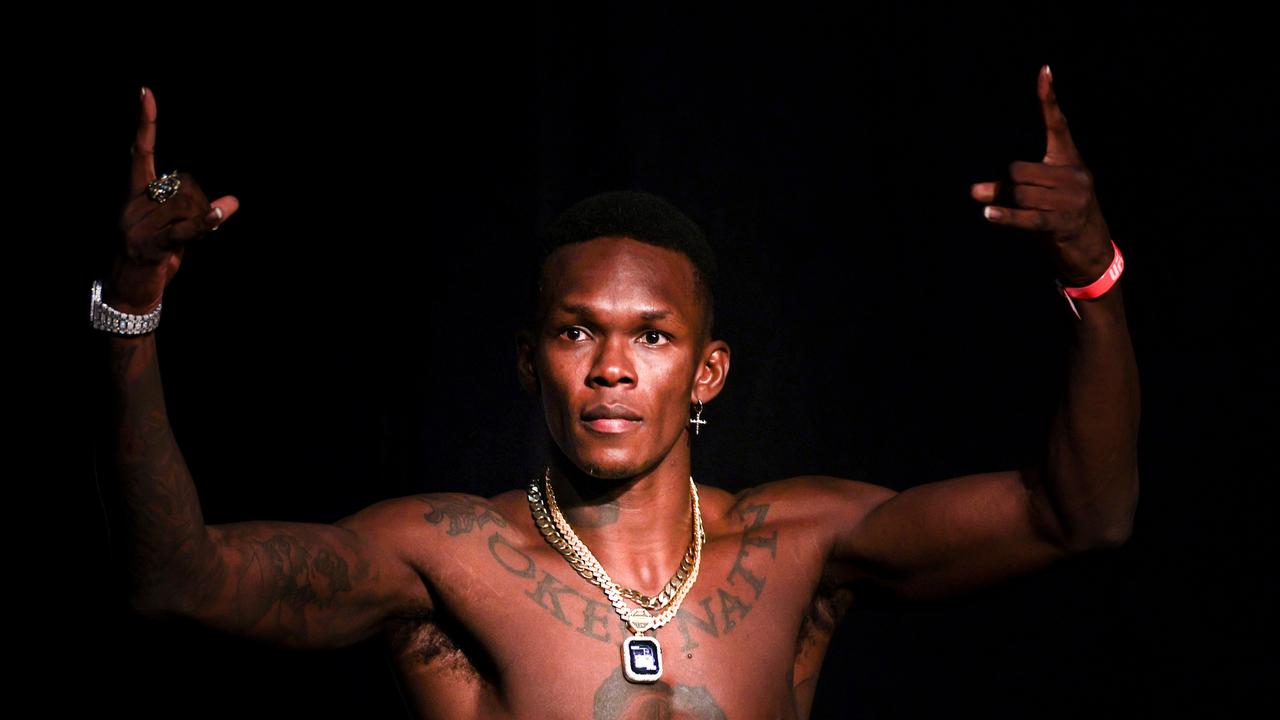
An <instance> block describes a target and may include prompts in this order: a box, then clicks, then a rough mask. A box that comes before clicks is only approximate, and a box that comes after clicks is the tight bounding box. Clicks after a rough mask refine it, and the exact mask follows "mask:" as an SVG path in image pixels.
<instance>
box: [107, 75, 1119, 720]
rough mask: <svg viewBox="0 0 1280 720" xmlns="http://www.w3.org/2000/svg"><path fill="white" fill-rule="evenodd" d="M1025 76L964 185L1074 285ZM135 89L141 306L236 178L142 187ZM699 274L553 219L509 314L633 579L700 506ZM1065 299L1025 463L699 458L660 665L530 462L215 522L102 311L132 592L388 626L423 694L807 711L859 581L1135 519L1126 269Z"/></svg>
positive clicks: (1007, 559) (252, 623) (584, 488)
mask: <svg viewBox="0 0 1280 720" xmlns="http://www.w3.org/2000/svg"><path fill="white" fill-rule="evenodd" d="M1039 94H1040V99H1041V104H1042V108H1043V109H1044V118H1045V127H1046V136H1047V149H1046V153H1045V157H1044V159H1043V160H1042V162H1040V163H1026V162H1014V163H1012V164H1011V165H1010V177H1009V178H1008V179H1005V180H1001V181H996V182H990V183H978V184H975V185H974V186H973V188H972V196H973V198H974V199H975V200H976V201H978V202H981V203H983V204H984V205H988V204H995V203H996V202H997V198H1001V197H1003V198H1006V200H1004V201H1003V202H1005V203H1007V205H1004V206H1003V207H1004V208H1005V209H1006V213H1005V214H1004V216H1003V217H1000V218H989V219H990V221H991V222H994V223H1000V224H1007V225H1010V226H1013V227H1018V228H1022V229H1025V230H1027V231H1028V232H1029V236H1030V237H1031V238H1033V239H1035V240H1036V241H1038V242H1040V243H1042V245H1043V247H1044V248H1045V250H1046V251H1047V252H1049V253H1051V255H1052V257H1053V260H1054V262H1055V263H1056V264H1057V265H1058V267H1059V269H1060V270H1061V272H1062V277H1063V278H1066V279H1067V280H1069V281H1070V282H1069V283H1068V284H1074V285H1083V284H1086V283H1087V282H1089V281H1091V280H1092V279H1093V278H1096V277H1098V276H1099V275H1100V274H1101V273H1102V272H1103V271H1104V270H1105V269H1106V267H1107V265H1108V264H1109V263H1110V261H1111V245H1110V237H1109V235H1108V234H1107V233H1106V225H1105V223H1104V222H1103V221H1102V217H1101V214H1100V212H1099V210H1098V204H1097V200H1096V198H1095V197H1094V196H1093V192H1092V181H1091V178H1090V176H1089V175H1088V172H1087V170H1085V169H1084V167H1083V164H1082V163H1081V162H1080V159H1079V154H1078V152H1077V151H1076V149H1075V147H1074V144H1072V142H1071V139H1070V135H1069V133H1068V131H1067V129H1066V124H1065V119H1064V118H1063V117H1062V114H1061V111H1060V109H1059V108H1058V107H1057V103H1056V101H1055V100H1054V97H1053V93H1052V85H1051V82H1050V78H1049V77H1048V74H1047V68H1045V69H1042V72H1041V75H1040V78H1039ZM142 102H143V110H142V123H141V124H140V128H139V133H138V138H137V141H136V144H135V161H134V177H133V186H134V191H135V192H134V195H133V196H132V197H131V199H130V201H129V204H128V205H127V206H126V208H125V211H124V213H123V214H122V231H123V233H124V236H125V242H124V243H123V248H122V251H121V255H120V257H119V258H118V259H117V262H116V265H115V267H114V268H113V271H112V273H111V275H110V276H109V278H110V283H109V292H108V295H107V297H108V298H112V299H114V300H115V301H116V302H118V303H120V305H118V307H120V306H123V307H130V308H134V309H135V311H142V310H145V309H146V308H147V307H149V305H150V304H151V303H153V302H154V301H156V300H157V299H158V298H159V293H160V292H161V291H162V290H163V287H164V286H165V284H167V282H168V281H169V280H170V279H171V278H172V276H173V272H174V271H176V269H177V266H178V263H179V262H180V260H181V247H182V246H183V243H185V242H187V241H189V240H190V239H193V238H197V237H200V236H201V235H202V234H203V233H204V232H207V231H208V226H209V225H210V224H211V223H212V222H214V221H216V220H217V217H216V215H217V214H216V213H215V212H214V208H215V207H220V208H222V211H223V212H222V218H221V219H222V222H225V221H226V219H227V218H228V217H230V215H231V214H233V213H234V211H235V208H236V207H237V206H238V205H237V203H236V201H235V199H234V198H233V197H232V196H224V197H223V198H220V199H219V200H218V201H216V203H209V202H207V201H206V200H204V195H203V193H202V192H200V190H199V187H198V185H196V184H195V182H194V180H191V179H190V178H189V177H188V178H184V183H183V187H184V190H183V191H182V192H183V193H184V194H183V195H182V200H181V201H180V202H174V201H170V202H169V203H165V204H163V205H159V204H156V203H153V202H151V201H150V200H148V199H147V198H146V197H145V196H144V195H142V194H140V193H142V190H143V188H145V185H146V183H147V182H148V181H149V180H150V179H151V178H154V177H155V175H154V170H153V165H152V157H153V153H154V150H153V148H154V137H155V100H154V97H153V96H152V95H151V94H150V93H147V94H146V95H145V96H144V97H143V99H142ZM693 278H694V275H693V265H692V263H691V262H690V261H689V260H688V258H686V257H685V256H684V255H682V254H680V253H679V252H676V251H673V250H669V249H665V248H659V247H654V246H651V245H647V244H644V243H641V242H638V241H636V240H635V239H632V238H627V237H599V238H595V239H593V240H590V241H587V242H583V243H577V244H572V245H568V246H565V247H562V248H560V249H559V250H557V251H556V253H555V254H553V256H552V257H551V258H550V260H549V262H548V266H547V274H546V283H545V285H544V290H543V296H542V307H543V308H544V310H545V312H543V314H542V317H541V319H540V321H539V322H538V324H537V326H536V327H534V328H532V329H531V330H530V331H529V332H527V333H525V334H522V335H521V336H520V337H519V338H518V340H517V349H518V353H517V358H518V360H517V372H518V373H519V376H520V379H521V382H522V384H523V385H524V387H525V388H526V390H527V391H528V392H530V393H532V394H533V395H535V396H536V397H537V398H538V399H539V400H540V401H541V404H542V407H543V409H544V411H545V415H546V420H547V428H548V438H549V442H550V444H551V449H552V456H553V462H552V465H551V468H550V482H551V485H552V489H553V490H554V491H555V494H556V497H557V499H558V501H559V503H560V505H561V507H562V509H563V511H564V513H565V516H566V517H567V519H568V521H569V523H570V525H571V526H572V527H573V529H574V530H575V532H576V533H577V534H578V535H579V537H580V538H581V539H582V541H583V542H584V543H585V544H586V545H587V547H588V548H590V550H591V551H592V552H593V553H594V555H595V556H596V558H597V559H598V560H599V561H600V563H601V564H602V565H603V566H604V567H605V568H606V569H607V570H608V572H609V574H610V577H612V578H613V579H614V580H615V581H616V582H618V583H619V584H621V585H624V586H627V587H631V588H634V589H636V590H638V591H640V592H642V593H645V594H649V595H653V594H656V593H657V592H658V591H659V590H660V589H661V587H662V586H663V585H664V584H665V583H666V581H667V579H668V578H669V577H670V575H671V573H672V572H673V571H674V569H675V568H676V567H678V565H679V562H680V559H681V557H682V556H683V554H684V552H685V550H686V548H687V547H688V544H689V541H690V536H691V532H692V518H691V515H690V512H689V487H688V482H689V472H690V471H689V468H690V437H689V433H690V429H691V428H690V425H689V415H690V406H691V404H694V403H696V402H698V401H701V402H702V403H704V404H706V405H710V404H711V403H712V402H713V401H714V400H715V398H716V397H717V396H718V395H719V393H720V391H721V390H722V389H723V388H724V384H725V382H726V380H727V377H728V374H729V367H730V349H729V346H728V345H727V344H726V343H724V342H723V341H721V340H715V339H712V337H711V334H710V332H709V330H708V328H707V327H706V323H705V321H704V320H705V319H704V308H703V306H702V305H701V304H700V302H699V299H698V295H697V293H696V292H695V289H694V282H693ZM109 301H110V300H109ZM1076 304H1077V306H1078V307H1079V309H1080V311H1081V315H1082V317H1081V318H1080V319H1079V320H1076V319H1074V318H1072V320H1071V322H1072V330H1071V333H1072V337H1071V339H1070V342H1069V344H1068V348H1067V353H1068V362H1069V366H1068V367H1069V372H1068V376H1067V383H1066V387H1065V389H1064V392H1063V401H1062V403H1061V405H1060V406H1059V408H1058V411H1057V413H1056V414H1055V417H1054V421H1053V423H1052V426H1051V431H1050V434H1049V436H1048V437H1047V438H1046V443H1045V449H1044V453H1043V454H1042V456H1041V457H1039V458H1037V459H1036V461H1035V462H1032V463H1029V464H1028V465H1027V466H1026V467H1022V468H1017V469H1011V470H1006V471H1002V472H992V473H983V474H974V475H967V476H963V477H957V478H951V479H947V480H942V481H939V482H933V483H927V484H924V485H920V486H917V487H913V488H910V489H908V490H905V491H903V492H895V491H893V490H890V489H888V488H885V487H881V486H878V485H874V484H870V483H866V482H862V481H859V480H855V479H846V478H836V477H827V476H799V477H790V478H783V479H778V480H773V481H770V482H765V483H763V484H760V485H757V486H754V487H750V488H747V489H744V490H742V491H740V492H737V493H730V492H727V491H725V490H722V489H720V488H716V487H713V486H711V485H704V484H702V483H698V485H697V487H698V493H699V498H700V503H701V510H702V516H703V523H704V529H705V533H706V544H705V546H704V547H703V551H702V558H701V565H700V569H699V575H698V578H697V581H696V583H694V585H693V587H692V589H691V590H690V592H689V593H688V595H687V596H686V597H685V599H684V601H683V604H682V605H681V607H680V609H679V612H678V613H677V614H676V615H675V617H674V618H673V619H672V620H671V622H670V623H668V624H666V625H664V626H663V627H661V628H659V629H657V631H656V632H653V633H651V634H652V635H654V636H655V637H656V638H657V639H658V640H659V642H661V643H662V653H663V659H664V671H663V677H662V679H661V681H660V682H658V683H655V684H652V685H638V684H632V683H629V682H627V681H626V680H625V679H624V678H623V677H622V675H621V670H620V654H619V643H620V642H621V640H622V639H623V637H624V628H623V625H622V622H621V620H620V619H619V618H618V616H617V615H615V614H614V613H613V612H612V608H611V607H610V606H609V604H608V603H607V601H606V599H605V597H604V594H603V592H602V591H601V590H600V588H598V587H596V586H595V585H593V584H591V583H590V582H588V581H587V580H585V579H584V578H582V577H580V576H579V575H578V574H576V573H575V572H574V571H573V569H572V568H571V567H570V566H569V565H568V563H566V561H565V559H564V558H563V557H561V555H560V554H559V553H558V552H557V551H555V550H554V549H553V548H552V547H551V546H550V545H549V544H548V543H547V542H546V541H545V539H544V538H543V537H542V535H541V533H540V532H539V531H538V529H537V528H536V527H535V526H534V524H533V520H532V518H531V514H530V510H529V505H528V502H527V499H526V485H525V484H524V483H521V484H520V485H519V486H518V487H515V488H513V489H512V490H510V491H508V492H504V493H501V494H498V495H496V496H494V497H489V498H483V497H477V496H474V495H469V494H465V493H428V494H421V495H414V496H408V497H401V498H392V499H388V500H385V501H382V502H379V503H376V504H374V505H372V506H370V507H368V508H365V509H363V510H361V511H359V512H357V513H355V514H353V515H350V516H348V517H346V518H343V519H342V520H340V521H338V522H336V523H333V524H312V523H290V522H265V521H258V522H242V523H230V524H218V525H207V524H205V523H204V522H203V518H202V514H201V511H200V505H199V501H198V498H197V494H196V492H195V485H194V483H193V481H192V478H191V476H190V474H189V472H188V470H187V467H186V465H185V463H184V462H183V459H182V455H181V452H180V451H179V449H178V446H177V444H176V442H175V440H174V438H173V434H172V432H171V430H170V427H169V423H168V419H167V415H166V413H165V407H164V396H163V392H162V388H161V385H160V375H159V368H158V364H157V359H156V351H155V342H154V338H153V336H150V335H147V336H142V337H114V336H105V335H104V336H103V338H102V343H103V346H104V352H105V353H106V354H107V355H108V357H109V358H110V362H109V363H106V364H105V365H106V366H107V367H109V380H110V387H111V390H112V399H113V402H112V404H111V412H112V415H111V422H110V423H109V424H108V427H109V429H110V433H109V434H110V442H111V448H112V449H113V450H114V454H113V456H112V457H113V461H114V462H113V463H112V467H111V468H110V470H112V471H114V472H112V473H109V475H110V477H112V478H113V480H114V482H115V491H116V492H114V493H112V494H111V498H112V500H113V501H114V502H113V507H112V513H113V515H114V517H113V519H112V520H113V526H114V527H115V528H118V529H119V530H120V532H122V533H123V534H124V536H125V537H126V538H127V541H126V542H125V543H124V547H125V548H126V550H127V552H126V553H125V556H124V557H123V558H122V560H123V564H124V567H123V568H122V572H124V573H125V574H126V576H127V577H128V578H129V580H130V581H131V583H132V585H131V599H132V601H133V606H134V607H135V608H136V609H137V610H138V611H139V612H141V613H144V614H146V615H148V616H151V617H155V618H175V617H182V618H187V619H192V620H196V621H198V622H201V623H204V624H206V625H208V626H209V627H213V628H217V629H219V630H222V631H225V632H227V633H232V634H237V635H242V636H245V637H251V638H255V639H258V640H262V641H265V642H271V643H275V644H279V645H283V646H286V647H296V648H332V647H341V646H345V645H349V644H351V643H355V642H358V641H360V640H362V639H365V638H368V637H371V636H375V635H378V636H380V637H381V638H382V639H383V640H384V641H385V643H386V647H387V649H388V651H389V652H390V653H391V654H392V657H393V658H394V660H395V663H396V666H397V667H398V669H399V671H400V678H401V680H402V684H401V687H402V690H403V691H404V692H405V694H406V695H407V696H408V697H409V698H410V699H411V700H412V702H413V704H414V706H415V708H416V709H417V710H418V711H419V712H420V714H421V715H422V716H423V717H450V718H473V717H486V718H488V717H522V718H529V717H595V718H644V717H671V716H680V717H696V718H725V717H732V718H740V717H742V718H745V717H770V718H802V717H807V716H808V714H809V709H810V706H811V703H812V699H813V691H814V688H815V682H816V679H817V677H818V674H819V671H820V669H821V666H822V660H823V656H824V654H825V652H826V649H827V645H828V643H829V641H830V639H831V636H832V633H833V631H834V629H835V627H836V626H837V624H838V623H839V622H840V619H841V617H842V616H843V615H844V614H845V612H846V611H847V610H848V608H849V607H851V606H852V604H853V603H854V602H855V601H856V600H857V599H859V598H861V597H865V596H866V595H867V594H868V593H878V594H881V595H889V596H892V597H898V598H901V599H904V600H934V599H939V598H946V597H951V596H954V595H956V594H958V593H962V592H966V591H969V590H972V589H974V588H978V587H981V586H984V585H987V584H990V583H993V582H998V581H999V580H1001V579H1004V578H1008V577H1011V576H1014V575H1019V574H1024V573H1028V572H1033V571H1036V570H1038V569H1041V568H1045V567H1047V566H1049V565H1051V564H1053V563H1055V562H1057V561H1059V560H1061V559H1063V558H1065V557H1068V556H1071V555H1075V554H1079V553H1084V552H1090V551H1094V550H1098V549H1101V548H1111V547H1115V546H1117V545H1120V544H1122V543H1123V542H1125V541H1126V540H1127V538H1128V537H1129V535H1130V532H1131V528H1132V520H1133V514H1134V511H1135V508H1136V503H1137V477H1138V473H1137V460H1136V436H1137V429H1138V407H1139V397H1138V383H1137V371H1136V365H1135V362H1134V357H1133V351H1132V347H1131V344H1130V342H1129V336H1128V331H1127V327H1126V325H1125V318H1124V309H1123V304H1122V297H1121V292H1120V288H1119V286H1118V285H1117V286H1116V287H1115V288H1113V289H1112V290H1111V291H1110V292H1108V293H1107V294H1106V295H1104V296H1102V297H1101V298H1097V299H1094V300H1077V301H1076ZM1099 397H1106V398H1109V401H1108V402H1105V403H1104V402H1097V401H1096V399H1097V398H1099ZM601 403H604V404H617V403H622V404H625V405H626V406H627V407H629V408H631V410H632V411H634V413H635V414H636V415H638V416H639V417H640V419H639V420H638V421H636V422H634V423H631V424H628V425H626V426H624V427H622V428H621V429H622V430H623V431H622V432H603V431H602V428H601V427H598V426H597V427H593V426H591V425H589V424H588V423H587V422H585V421H584V420H583V418H582V414H583V412H584V410H586V409H587V408H590V407H592V406H595V405H597V404H601ZM598 425H599V424H598Z"/></svg>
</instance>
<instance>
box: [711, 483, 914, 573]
mask: <svg viewBox="0 0 1280 720" xmlns="http://www.w3.org/2000/svg"><path fill="white" fill-rule="evenodd" d="M897 494H898V493H897V491H895V490H892V489H890V488H887V487H883V486H881V485H875V484H873V483H869V482H863V481H859V480H850V479H846V478H840V477H833V476H829V475H797V476H794V477H788V478H783V479H781V480H771V481H768V482H764V483H760V484H759V485H753V486H750V487H746V488H743V489H742V490H739V491H737V492H735V493H731V494H729V493H726V496H727V500H726V501H725V503H724V507H723V510H722V512H721V514H722V521H723V523H724V527H725V528H726V529H727V530H728V531H729V532H735V531H742V530H744V529H749V528H752V527H756V528H758V527H762V526H764V525H769V526H775V525H776V526H785V527H789V528H791V529H793V530H794V531H795V532H797V533H799V534H801V535H804V536H805V537H808V538H809V539H810V540H811V542H813V543H814V544H815V545H816V546H818V547H820V548H821V549H822V550H821V551H822V552H823V553H824V554H825V553H827V552H829V551H830V549H831V547H832V546H833V545H834V544H835V543H836V542H837V541H838V540H839V539H840V537H841V536H842V535H843V534H845V533H848V532H849V531H850V530H851V529H852V528H854V527H856V526H857V525H858V524H859V523H860V522H861V521H862V519H863V518H865V517H866V516H867V515H868V513H870V512H871V511H872V510H874V509H875V508H876V507H877V506H879V505H880V504H881V503H883V502H885V501H886V500H888V499H889V498H891V497H893V496H894V495H897Z"/></svg>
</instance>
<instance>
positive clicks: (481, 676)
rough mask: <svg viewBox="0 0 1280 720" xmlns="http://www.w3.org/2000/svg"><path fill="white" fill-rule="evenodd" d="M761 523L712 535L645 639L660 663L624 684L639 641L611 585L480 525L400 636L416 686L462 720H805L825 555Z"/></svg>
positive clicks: (413, 691)
mask: <svg viewBox="0 0 1280 720" xmlns="http://www.w3.org/2000/svg"><path fill="white" fill-rule="evenodd" d="M754 515H755V516H756V517H752V515H751V514H748V515H747V517H746V518H744V522H743V523H742V525H741V527H740V528H738V529H737V531H736V532H734V533H731V534H723V535H721V536H718V537H714V538H711V539H710V540H709V541H708V543H707V545H706V546H705V547H704V551H703V559H702V565H701V568H700V570H699V575H698V578H697V581H696V582H695V584H694V586H693V587H692V589H691V590H690V591H689V593H688V594H687V595H686V597H685V598H684V601H683V603H682V604H681V606H680V608H679V610H678V612H677V613H676V614H675V615H674V617H672V618H671V620H670V621H669V622H667V623H666V624H665V625H663V626H662V627H660V628H658V629H657V630H654V631H650V632H648V633H646V635H649V636H652V637H654V638H655V639H656V640H657V641H658V642H657V644H658V652H659V653H660V655H661V669H662V674H661V677H660V678H659V679H658V680H657V681H655V682H646V683H637V682H632V681H629V680H628V679H627V678H626V677H625V673H624V671H623V663H624V662H625V661H626V660H627V658H625V657H624V653H623V640H624V639H625V638H626V637H628V636H629V635H630V634H631V633H630V632H629V631H628V630H627V629H626V625H625V624H624V622H623V621H622V619H621V618H620V617H619V616H618V615H617V614H616V613H615V612H614V608H613V606H612V605H611V604H610V603H609V601H608V599H607V598H606V597H605V594H604V592H603V590H602V589H601V588H599V587H598V586H596V585H594V584H592V583H591V582H589V581H587V580H586V579H584V578H583V577H581V576H579V575H578V574H577V573H576V572H575V571H574V569H573V568H572V567H571V566H570V565H569V564H568V563H567V562H566V561H565V560H564V558H563V557H561V556H560V555H559V554H558V553H556V552H555V551H554V550H552V549H551V548H549V547H547V546H545V544H544V545H543V546H542V547H538V546H536V545H530V544H529V543H528V542H527V541H521V540H519V538H520V537H522V535H521V534H519V533H515V532H511V529H510V528H503V527H497V526H491V527H488V528H483V529H480V528H477V531H476V532H475V533H469V537H468V538H467V539H466V540H465V541H463V542H460V543H459V545H460V547H459V551H458V553H457V555H456V556H455V560H456V562H454V563H452V564H451V566H450V568H449V569H448V570H447V571H441V572H436V573H434V576H433V581H432V593H433V597H435V598H436V606H437V607H436V613H435V615H434V616H433V617H432V618H431V619H430V622H423V623H417V624H414V625H406V626H405V627H404V628H402V629H401V631H400V632H399V633H398V636H396V637H392V638H390V639H391V640H392V649H393V652H394V653H395V655H396V658H397V662H398V666H399V668H400V670H401V673H402V677H403V678H404V679H405V685H406V687H404V690H405V692H406V693H408V694H410V695H411V696H413V697H414V698H415V699H417V700H418V701H419V702H420V704H421V707H422V708H424V709H425V708H427V707H430V709H431V711H432V712H433V713H439V714H442V715H445V716H449V715H452V716H455V717H475V716H489V717H496V716H502V715H507V714H509V715H513V716H519V717H548V718H554V717H566V718H569V717H572V718H582V717H594V718H626V717H648V716H649V713H650V712H659V711H660V712H659V714H660V715H661V716H669V717H688V718H721V717H735V718H739V717H742V718H750V717H770V718H776V717H796V714H797V711H796V706H797V700H796V696H795V686H796V684H797V681H800V680H803V679H804V678H798V677H796V673H797V663H798V661H799V662H801V663H802V664H803V662H804V657H805V656H806V655H811V654H812V650H813V646H814V643H813V641H812V638H811V637H807V636H811V635H812V634H813V632H814V630H815V628H814V625H813V623H812V622H811V618H812V603H813V600H814V592H815V590H816V589H817V587H818V584H819V575H820V572H821V558H819V557H817V556H816V555H817V554H816V553H815V552H813V551H812V548H813V547H814V543H813V542H812V540H811V539H810V538H806V537H803V536H802V535H801V533H802V532H803V530H802V528H799V527H793V526H790V525H781V524H772V523H769V522H768V521H767V520H768V519H767V510H764V509H760V510H757V511H755V513H754ZM628 605H629V606H632V605H631V604H630V603H629V604H628ZM823 649H824V650H825V643H824V644H823ZM654 660H655V661H656V658H655V659H654ZM632 661H633V662H640V663H644V662H646V659H645V658H638V659H636V660H632ZM818 662H820V658H818ZM802 672H805V674H806V675H807V672H806V671H804V670H803V669H802ZM815 672H816V670H815ZM424 714H425V712H424Z"/></svg>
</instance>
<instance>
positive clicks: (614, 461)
mask: <svg viewBox="0 0 1280 720" xmlns="http://www.w3.org/2000/svg"><path fill="white" fill-rule="evenodd" d="M602 455H603V457H602ZM609 455H613V457H609ZM574 464H576V465H577V466H578V468H579V469H581V470H582V471H583V472H584V473H586V474H587V475H590V476H591V477H593V478H599V479H601V480H623V479H626V478H630V477H635V476H636V475H639V474H640V473H641V472H643V471H644V466H643V464H642V463H641V462H640V461H639V460H638V459H636V458H633V457H630V455H629V454H628V456H627V457H617V454H616V453H601V454H599V455H592V456H582V455H578V456H577V457H576V458H575V462H574Z"/></svg>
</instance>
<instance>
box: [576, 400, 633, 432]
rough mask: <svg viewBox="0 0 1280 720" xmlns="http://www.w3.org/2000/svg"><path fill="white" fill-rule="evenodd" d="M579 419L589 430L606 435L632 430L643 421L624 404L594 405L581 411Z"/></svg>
mask: <svg viewBox="0 0 1280 720" xmlns="http://www.w3.org/2000/svg"><path fill="white" fill-rule="evenodd" d="M581 420H582V424H584V425H586V426H587V427H588V428H589V429H590V430H591V431H593V432H597V433H603V434H607V435H614V434H617V433H624V432H628V431H630V430H634V429H635V428H638V427H640V425H641V424H642V423H643V422H644V419H643V418H641V417H640V414H639V413H637V412H636V411H634V410H632V409H631V408H629V407H627V406H626V405H596V406H594V407H591V408H588V409H586V410H585V411H583V413H582V416H581Z"/></svg>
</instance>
